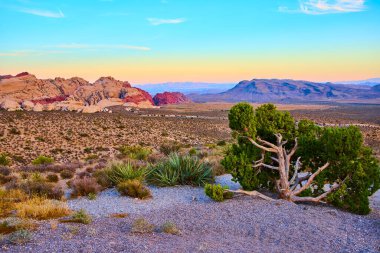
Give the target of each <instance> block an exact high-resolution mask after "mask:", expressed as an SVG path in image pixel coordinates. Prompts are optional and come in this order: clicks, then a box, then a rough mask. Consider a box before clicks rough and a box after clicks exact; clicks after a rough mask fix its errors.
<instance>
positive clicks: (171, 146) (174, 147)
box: [160, 143, 181, 155]
mask: <svg viewBox="0 0 380 253" xmlns="http://www.w3.org/2000/svg"><path fill="white" fill-rule="evenodd" d="M180 149H181V144H179V143H165V144H162V145H161V146H160V152H161V153H163V154H165V155H170V154H171V153H177V152H178V151H179V150H180Z"/></svg>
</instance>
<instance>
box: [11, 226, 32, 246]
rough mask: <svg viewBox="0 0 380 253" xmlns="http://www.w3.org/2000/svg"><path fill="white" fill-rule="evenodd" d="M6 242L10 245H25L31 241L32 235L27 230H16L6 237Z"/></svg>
mask: <svg viewBox="0 0 380 253" xmlns="http://www.w3.org/2000/svg"><path fill="white" fill-rule="evenodd" d="M7 239H8V241H9V242H10V243H12V244H25V243H27V242H30V241H31V240H32V234H31V233H30V232H29V231H28V230H24V229H22V230H18V231H16V232H13V233H11V234H10V235H9V236H8V238H7Z"/></svg>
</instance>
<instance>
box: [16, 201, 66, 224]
mask: <svg viewBox="0 0 380 253" xmlns="http://www.w3.org/2000/svg"><path fill="white" fill-rule="evenodd" d="M15 208H16V210H17V216H18V217H20V218H32V219H38V220H47V219H55V218H59V217H63V216H67V215H69V214H70V213H71V210H70V209H69V207H68V206H67V204H66V203H65V202H62V201H58V200H52V199H46V198H43V197H33V198H31V199H28V200H26V201H25V202H20V203H17V204H16V205H15Z"/></svg>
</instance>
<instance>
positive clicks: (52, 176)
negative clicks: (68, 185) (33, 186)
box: [46, 174, 59, 183]
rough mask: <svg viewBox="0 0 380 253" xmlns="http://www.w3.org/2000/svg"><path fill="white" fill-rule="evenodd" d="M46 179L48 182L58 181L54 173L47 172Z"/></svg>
mask: <svg viewBox="0 0 380 253" xmlns="http://www.w3.org/2000/svg"><path fill="white" fill-rule="evenodd" d="M46 180H47V181H48V182H52V183H56V182H58V180H59V178H58V176H57V175H56V174H48V175H47V176H46Z"/></svg>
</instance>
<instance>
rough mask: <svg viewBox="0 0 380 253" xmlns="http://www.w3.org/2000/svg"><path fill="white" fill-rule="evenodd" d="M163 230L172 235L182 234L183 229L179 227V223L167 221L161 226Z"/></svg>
mask: <svg viewBox="0 0 380 253" xmlns="http://www.w3.org/2000/svg"><path fill="white" fill-rule="evenodd" d="M161 230H162V232H164V233H167V234H172V235H181V231H180V230H179V229H178V228H177V225H176V224H175V223H173V222H170V221H167V222H165V223H164V224H162V226H161Z"/></svg>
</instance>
